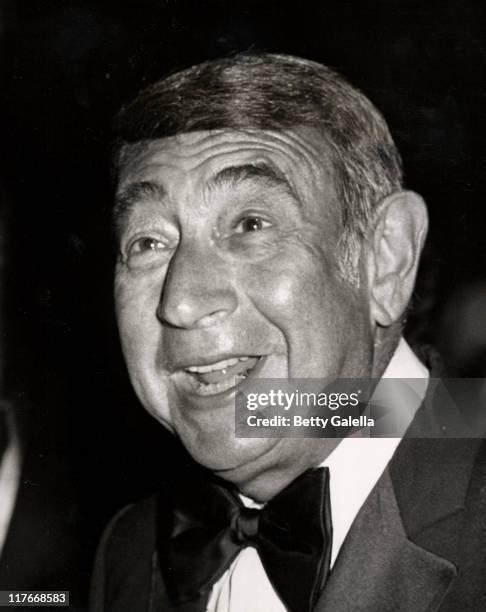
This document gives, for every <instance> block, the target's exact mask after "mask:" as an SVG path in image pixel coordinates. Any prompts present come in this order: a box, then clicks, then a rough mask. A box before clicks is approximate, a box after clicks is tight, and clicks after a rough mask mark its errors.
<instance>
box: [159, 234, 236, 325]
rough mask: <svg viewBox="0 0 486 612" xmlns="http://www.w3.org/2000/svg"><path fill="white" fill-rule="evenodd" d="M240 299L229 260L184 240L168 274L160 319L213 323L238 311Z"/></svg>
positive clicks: (179, 322) (189, 323) (186, 323)
mask: <svg viewBox="0 0 486 612" xmlns="http://www.w3.org/2000/svg"><path fill="white" fill-rule="evenodd" d="M237 303H238V301H237V296H236V293H235V290H234V288H233V286H232V283H231V274H230V272H229V270H228V269H227V268H226V265H225V262H222V261H221V260H220V259H219V258H218V257H217V256H216V255H215V254H214V253H212V252H210V249H204V250H203V249H198V248H196V246H195V245H183V244H180V245H179V248H178V249H177V252H176V253H175V254H174V256H173V257H172V260H171V262H170V264H169V267H168V270H167V275H166V277H165V282H164V285H163V289H162V295H161V298H160V301H159V304H158V308H157V317H158V318H159V320H160V321H161V322H162V323H165V324H168V325H170V326H172V327H178V328H183V329H193V328H203V327H209V326H211V325H214V324H216V323H219V322H221V321H222V320H224V319H225V318H226V317H228V316H229V315H230V314H231V313H232V312H234V310H235V309H236V307H237Z"/></svg>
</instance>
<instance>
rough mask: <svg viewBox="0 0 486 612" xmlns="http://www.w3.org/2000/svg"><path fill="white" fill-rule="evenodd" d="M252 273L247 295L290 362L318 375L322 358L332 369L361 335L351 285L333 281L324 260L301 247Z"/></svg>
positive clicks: (358, 304) (333, 275)
mask: <svg viewBox="0 0 486 612" xmlns="http://www.w3.org/2000/svg"><path fill="white" fill-rule="evenodd" d="M252 272H253V278H254V280H253V281H252V282H248V283H247V295H248V296H249V297H250V300H251V301H252V303H253V304H254V305H255V307H256V308H257V309H258V310H259V311H260V312H261V313H262V314H263V315H264V316H265V318H266V319H267V320H268V321H269V322H270V323H271V324H272V325H274V326H275V327H277V328H278V329H279V330H280V331H281V332H282V334H283V335H284V337H285V339H286V344H287V350H288V352H289V358H290V360H291V361H292V360H293V361H294V362H295V361H296V360H297V361H299V363H300V362H302V363H304V362H305V361H309V364H311V363H314V364H315V366H316V368H318V369H319V371H322V368H323V367H324V365H325V366H326V368H327V366H328V365H329V364H327V363H326V364H322V363H321V361H322V360H331V361H332V360H334V359H335V361H336V365H337V364H338V362H339V359H340V355H341V354H344V353H345V352H346V346H349V345H350V344H351V343H352V342H353V341H354V340H355V339H356V336H357V335H360V333H361V332H360V330H361V329H362V325H361V319H362V315H363V311H364V305H363V303H361V302H360V298H359V296H358V295H357V294H356V292H355V291H354V290H353V289H352V288H351V287H349V286H347V285H346V284H345V283H342V282H340V281H338V280H337V271H336V270H335V269H334V268H333V267H332V265H330V264H329V263H328V261H327V260H326V258H325V256H324V255H323V254H322V253H316V252H315V251H310V250H305V249H304V250H303V251H301V252H300V253H296V254H295V255H294V256H292V257H288V258H283V257H281V258H280V259H279V261H278V262H275V261H274V262H272V264H271V265H269V266H268V267H267V266H261V267H259V268H257V269H256V268H253V269H252ZM326 355H327V356H326ZM318 363H319V364H320V365H318Z"/></svg>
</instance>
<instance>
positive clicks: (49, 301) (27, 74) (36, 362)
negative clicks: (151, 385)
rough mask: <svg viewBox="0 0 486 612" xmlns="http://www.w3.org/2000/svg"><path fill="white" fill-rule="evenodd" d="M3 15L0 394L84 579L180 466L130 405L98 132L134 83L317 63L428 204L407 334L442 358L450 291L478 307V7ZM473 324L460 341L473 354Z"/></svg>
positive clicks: (20, 7)
mask: <svg viewBox="0 0 486 612" xmlns="http://www.w3.org/2000/svg"><path fill="white" fill-rule="evenodd" d="M1 20H2V21H1V45H2V53H1V56H0V70H1V81H0V88H1V102H0V104H1V109H0V110H1V113H0V121H1V130H0V135H1V138H0V150H1V159H2V163H1V166H0V183H1V185H2V188H3V191H4V193H3V196H2V197H3V198H4V199H5V201H7V202H9V203H10V206H9V208H10V213H9V219H8V258H7V265H8V267H7V278H6V286H5V293H6V296H7V306H6V307H7V323H8V326H7V329H6V347H7V348H6V356H5V360H6V391H7V393H8V394H10V395H11V396H13V397H16V398H17V399H18V400H19V403H21V404H22V405H25V406H27V408H24V417H25V418H24V420H25V421H26V423H27V429H28V430H29V431H30V440H31V447H32V448H34V449H35V452H36V453H37V455H38V457H39V462H40V463H39V464H40V466H41V469H42V470H43V473H44V475H45V478H48V479H50V480H51V481H52V482H51V484H52V483H54V484H56V483H57V482H59V483H60V484H59V486H60V487H61V484H62V487H63V488H62V491H63V493H62V495H65V496H66V497H67V498H68V499H69V503H70V507H71V509H72V518H71V522H72V527H73V531H74V532H75V534H76V537H78V538H79V541H80V542H82V544H83V546H82V550H83V552H82V558H81V562H80V568H81V569H80V576H81V578H82V581H84V582H85V581H86V579H87V575H88V572H89V569H88V568H89V566H90V564H91V557H92V554H93V550H94V547H95V545H96V542H97V539H98V537H99V533H100V530H101V529H102V527H103V525H104V524H105V523H106V521H107V520H108V518H109V516H110V515H111V514H112V513H113V512H114V511H115V510H116V509H117V508H119V507H121V506H122V505H123V504H124V503H126V502H127V501H129V500H131V499H136V498H138V497H141V496H142V495H145V494H146V493H147V492H149V491H150V490H152V489H153V487H154V486H156V484H157V483H158V482H159V481H160V480H163V479H164V474H165V473H166V471H167V469H170V468H171V467H172V466H173V465H174V463H176V462H177V461H178V460H179V459H178V455H176V456H175V455H173V452H175V451H174V446H173V443H172V442H171V440H170V439H169V438H168V436H166V435H165V434H164V433H163V431H162V429H161V428H160V427H158V426H157V425H155V423H154V422H152V421H151V419H150V418H149V417H148V416H146V415H145V414H144V412H143V410H142V409H141V408H140V407H139V406H138V405H137V401H136V399H135V398H134V396H133V393H132V391H131V389H130V386H129V384H128V381H127V378H126V373H125V370H124V366H123V363H122V360H121V357H120V354H119V347H118V339H117V336H116V329H115V325H114V319H113V315H112V308H113V306H112V297H111V280H112V279H111V276H112V265H113V245H112V243H111V235H110V232H109V229H108V226H109V214H108V211H109V207H110V201H111V188H110V183H109V148H110V147H109V143H110V137H111V134H110V123H111V119H112V116H113V114H114V112H115V111H116V109H117V108H118V107H119V106H120V104H121V103H122V102H123V101H126V100H127V99H129V98H130V97H132V96H133V95H134V94H135V93H136V92H137V91H138V90H139V89H140V88H141V87H143V85H144V84H147V83H149V82H150V81H152V80H154V79H156V78H158V77H160V76H162V75H164V74H166V73H167V72H169V71H173V70H175V69H177V68H181V67H185V66H188V65H191V64H192V63H195V62H197V61H201V60H203V59H207V58H208V57H215V56H220V55H222V54H230V53H234V52H237V51H241V50H248V49H255V50H269V51H280V52H287V53H292V54H296V55H302V56H305V57H308V58H311V59H315V60H318V61H322V62H323V63H326V64H328V65H330V66H333V67H335V68H337V69H338V70H339V71H340V72H342V73H343V74H344V75H346V76H347V77H348V78H349V79H350V80H351V82H352V83H354V84H355V85H357V86H358V87H360V88H361V89H362V90H363V91H364V92H365V93H366V94H367V95H368V96H369V97H370V98H371V99H372V100H373V101H374V102H375V103H376V105H377V106H378V108H380V109H381V110H382V112H383V113H384V115H385V116H386V118H387V119H388V122H389V124H390V127H391V130H392V132H393V134H394V137H395V139H396V142H397V144H398V147H399V149H400V150H401V152H402V154H403V158H404V164H405V171H406V182H407V185H408V186H409V187H411V188H413V189H415V190H416V191H418V192H419V193H421V194H422V195H423V196H424V197H425V199H426V201H427V202H428V204H429V211H430V217H431V233H430V238H429V241H428V244H427V248H426V256H425V259H424V264H423V266H422V270H421V273H420V279H419V283H418V286H417V291H416V296H415V298H414V305H415V310H414V313H413V314H412V315H411V316H410V319H409V325H408V336H409V338H411V339H412V340H414V341H421V342H434V343H435V344H438V345H439V346H440V347H441V348H442V350H443V352H444V353H445V356H446V359H447V360H448V361H449V362H451V363H452V365H458V364H457V363H456V362H457V359H456V362H455V361H454V360H455V357H454V349H453V347H452V348H451V346H449V344H450V340H451V338H452V336H453V335H454V330H457V329H461V327H460V324H459V323H458V320H459V318H460V317H462V316H463V315H462V314H461V307H460V304H461V303H462V300H463V296H466V295H468V294H469V293H471V292H474V291H476V294H477V295H480V294H482V292H483V290H484V295H485V296H486V290H485V289H484V286H485V285H481V284H479V285H478V283H481V282H484V281H485V280H486V241H485V240H484V236H485V232H486V212H485V211H486V205H485V195H486V182H485V171H484V169H485V156H486V148H485V144H484V139H485V134H486V130H485V127H486V126H485V122H486V110H485V109H486V8H485V5H484V3H483V2H481V1H477V2H473V1H470V2H467V1H465V0H462V1H461V0H448V1H447V0H441V1H437V2H434V1H427V2H424V0H422V1H421V2H419V1H412V0H411V1H406V0H402V1H391V0H390V1H386V0H374V1H370V2H349V1H344V0H334V1H326V0H321V1H311V2H306V1H301V2H297V3H292V4H289V5H285V8H284V3H282V2H281V1H268V2H265V1H263V0H259V1H257V0H247V1H246V2H238V1H229V0H228V1H222V0H220V1H216V0H213V1H204V0H199V1H192V2H191V1H186V0H178V1H176V0H172V1H171V0H166V1H162V0H158V1H155V0H137V1H132V2H129V3H128V2H125V3H122V2H120V1H117V2H115V1H113V0H105V1H104V2H99V1H95V0H84V1H81V0H78V1H74V0H73V1H71V0H57V1H55V0H52V1H46V0H44V1H41V0H18V1H16V2H15V1H13V0H10V1H8V0H4V1H3V4H2V5H1ZM475 287H477V288H478V289H474V288H475ZM477 295H476V298H475V299H477ZM473 301H474V300H473ZM454 304H455V306H454ZM458 304H459V306H458ZM451 305H452V306H451ZM485 310H486V307H485ZM476 313H479V314H476V315H471V314H469V315H467V316H466V319H467V324H468V325H469V327H470V326H471V325H472V326H473V331H472V332H471V330H470V329H469V327H468V330H467V333H468V334H470V335H471V337H472V338H474V337H475V334H476V332H477V333H478V334H481V333H482V334H483V337H484V338H485V342H486V332H485V331H484V330H485V328H486V323H485V318H484V316H483V318H481V307H480V306H476ZM456 318H457V320H456ZM474 326H476V327H474ZM478 326H479V327H478ZM476 328H477V329H476ZM474 329H476V331H474ZM481 330H482V331H481ZM461 333H462V332H461ZM461 337H462V336H461ZM471 342H472V344H474V342H473V341H472V340H471V341H470V344H471ZM468 346H469V345H468ZM473 349H474V350H476V346H475V345H474V347H473ZM473 349H471V350H473ZM464 359H465V360H466V361H465V362H464V363H466V365H464V364H463V363H462V362H461V364H460V365H462V367H463V370H462V371H463V372H465V373H468V369H467V368H468V363H469V362H468V361H467V359H469V356H468V357H467V359H466V358H464ZM485 375H486V371H485ZM174 457H175V458H174ZM60 490H61V489H60ZM82 588H83V586H81V589H82Z"/></svg>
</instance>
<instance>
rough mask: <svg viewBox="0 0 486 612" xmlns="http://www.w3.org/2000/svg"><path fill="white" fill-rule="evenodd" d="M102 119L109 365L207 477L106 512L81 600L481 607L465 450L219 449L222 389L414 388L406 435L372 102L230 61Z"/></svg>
mask: <svg viewBox="0 0 486 612" xmlns="http://www.w3.org/2000/svg"><path fill="white" fill-rule="evenodd" d="M118 129H119V146H118V150H117V155H116V160H115V161H116V169H117V198H116V205H115V223H116V230H117V236H118V240H119V256H118V261H117V268H116V279H115V297H116V307H117V318H118V324H119V328H120V334H121V341H122V347H123V351H124V355H125V358H126V362H127V365H128V370H129V373H130V376H131V380H132V383H133V385H134V387H135V390H136V392H137V394H138V396H139V398H140V400H141V402H142V404H143V405H144V407H145V408H146V409H147V410H148V411H149V412H150V413H151V414H152V415H153V416H154V417H155V418H156V419H157V420H158V421H159V422H160V423H162V425H163V426H165V427H166V428H168V429H169V430H170V431H171V432H173V433H174V435H176V436H177V437H178V438H179V439H180V441H181V442H182V444H183V446H184V447H185V448H186V449H187V451H188V452H189V454H190V455H191V456H192V458H193V459H194V460H195V462H197V463H198V464H200V465H201V466H202V467H203V468H205V470H207V471H209V472H211V473H212V474H213V475H214V477H215V478H211V477H209V476H208V475H207V473H203V474H201V473H197V472H196V475H195V476H181V475H178V477H177V479H175V480H176V482H174V484H173V487H171V488H169V489H168V490H167V491H165V492H163V493H162V494H161V495H159V496H158V497H157V498H154V499H152V500H149V501H147V502H144V503H142V504H140V505H135V506H133V507H130V508H128V509H125V510H124V511H122V513H121V514H120V515H119V516H118V517H116V518H115V519H114V521H113V522H112V524H111V526H110V527H109V529H108V530H107V532H106V534H105V538H104V541H103V543H102V546H101V548H100V553H99V556H98V561H97V567H96V571H95V577H94V584H93V607H94V609H99V610H134V609H138V610H142V609H143V610H145V609H149V610H184V611H186V610H210V611H211V612H213V611H217V612H222V611H224V610H229V611H231V612H233V611H236V610H255V611H256V610H258V611H260V610H262V611H263V610H266V611H269V610H285V609H290V610H292V611H295V610H298V611H301V610H321V611H324V610H333V611H336V610H370V611H371V610H373V611H376V610H409V611H412V610H413V611H414V612H416V611H418V610H437V609H441V610H465V609H474V610H480V609H483V608H484V607H485V606H486V599H485V591H484V586H483V582H484V580H483V579H482V577H481V572H484V569H485V560H484V554H483V552H482V550H480V549H479V548H478V546H477V545H474V544H475V543H476V542H477V541H478V540H481V539H482V541H483V542H484V535H485V533H484V529H485V521H484V519H483V518H482V517H481V515H480V512H481V508H480V504H481V503H482V504H483V507H484V499H483V498H484V494H481V493H480V490H481V486H480V482H481V481H480V480H479V477H478V474H479V472H478V469H479V468H478V465H479V463H476V458H477V456H478V448H479V442H478V441H472V442H471V441H455V440H434V439H426V440H416V439H404V440H402V441H401V443H400V439H394V438H391V439H386V440H385V439H375V440H369V439H368V440H366V439H356V438H354V437H353V438H350V437H348V438H346V439H344V440H342V441H341V440H340V439H338V438H335V439H322V438H312V439H303V438H236V437H235V425H234V419H235V413H234V398H235V393H236V392H237V390H238V385H239V384H241V380H242V378H243V379H246V382H248V381H249V380H251V379H252V378H274V379H275V378H298V379H307V378H314V379H315V378H326V379H336V378H369V377H375V378H380V377H390V378H419V379H422V380H425V385H424V386H423V387H424V388H423V391H422V392H421V394H420V396H419V397H418V398H416V399H415V402H414V405H413V406H412V407H411V409H410V406H408V410H409V420H408V423H407V426H408V425H410V421H411V420H412V419H413V418H414V415H416V416H415V421H414V423H416V424H417V425H414V424H412V426H411V427H414V426H420V427H422V425H423V423H422V421H424V422H425V423H428V422H429V421H428V417H427V416H425V417H422V416H421V415H422V414H423V413H424V410H423V409H419V406H420V403H421V400H422V398H423V395H424V392H425V386H426V380H427V377H428V376H429V373H428V371H427V369H426V368H425V367H424V365H422V364H421V363H420V362H419V360H418V359H417V358H416V357H415V355H414V354H413V353H412V351H411V349H410V348H409V347H408V346H407V344H406V343H405V342H404V340H403V339H401V328H402V321H403V316H404V313H405V310H406V308H407V305H408V302H409V299H410V296H411V293H412V290H413V286H414V281H415V275H416V270H417V265H418V261H419V256H420V252H421V249H422V246H423V243H424V239H425V235H426V229H427V214H426V208H425V206H424V203H423V201H422V200H421V198H420V197H419V196H418V195H417V194H415V193H413V192H410V191H404V190H403V188H402V173H401V165H400V158H399V155H398V153H397V151H396V148H395V146H394V143H393V140H392V138H391V136H390V133H389V131H388V128H387V126H386V124H385V122H384V120H383V118H382V117H381V115H380V114H379V113H378V111H377V110H376V109H375V108H374V107H373V106H372V105H371V103H370V102H369V101H368V100H367V99H366V98H365V97H364V96H363V95H362V94H361V93H359V92H358V91H356V90H355V89H353V88H352V87H351V86H350V85H349V84H347V83H346V82H345V81H344V80H343V79H342V78H341V77H339V76H338V75H336V74H335V73H334V72H332V71H331V70H329V69H328V68H326V67H324V66H321V65H319V64H316V63H313V62H310V61H307V60H303V59H299V58H294V57H289V56H283V55H270V54H262V55H251V54H250V55H240V56H237V57H235V58H231V59H223V60H215V61H209V62H206V63H204V64H201V65H199V66H195V67H192V68H189V69H188V70H185V71H182V72H179V73H176V74H174V75H172V76H170V77H168V78H166V79H164V80H162V81H160V82H159V83H156V84H155V85H153V86H152V87H150V88H148V89H147V90H145V91H143V92H142V93H141V94H140V95H139V96H138V98H137V99H136V100H135V101H134V102H133V103H132V104H130V105H129V106H127V107H126V108H124V109H123V110H122V112H121V114H120V116H119V122H118ZM235 377H237V378H235ZM238 377H239V378H238ZM239 381H240V382H239ZM412 403H413V401H412ZM425 427H427V425H425ZM433 433H434V432H433V431H432V434H433ZM444 443H445V444H444ZM483 456H484V455H483ZM319 466H320V468H322V469H318V470H316V469H314V468H317V467H319ZM181 481H183V482H181ZM236 493H238V495H237V494H236ZM481 495H482V496H481ZM262 506H263V509H262V510H258V509H259V508H262ZM257 508H258V509H257ZM294 515H296V516H294ZM483 516H484V514H483ZM225 520H226V522H225ZM331 522H332V527H331ZM307 530H308V531H309V532H310V533H309V534H303V533H301V532H303V531H307ZM269 534H271V535H269ZM307 535H310V537H307ZM479 585H481V587H480V586H479Z"/></svg>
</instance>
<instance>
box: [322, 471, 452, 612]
mask: <svg viewBox="0 0 486 612" xmlns="http://www.w3.org/2000/svg"><path fill="white" fill-rule="evenodd" d="M455 573H456V572H455V568H454V566H453V564H452V563H450V562H449V561H448V560H446V559H444V558H442V557H439V556H437V555H435V554H433V553H430V552H429V551H427V550H425V549H424V548H422V547H420V546H417V545H415V544H414V543H413V542H411V541H410V540H408V538H407V535H406V533H405V530H404V527H403V523H402V520H401V517H400V512H399V509H398V505H397V502H396V497H395V494H394V491H393V486H392V483H391V479H390V476H389V472H388V470H387V471H385V473H384V474H383V476H382V477H381V479H380V481H379V482H378V483H377V486H376V487H375V489H374V490H373V492H372V493H371V495H370V497H369V498H368V500H367V502H366V504H365V505H364V506H363V508H362V509H361V511H360V512H359V514H358V516H357V518H356V520H355V523H354V524H353V527H352V529H351V531H350V533H349V535H348V537H347V539H346V541H345V543H344V545H343V547H342V549H341V551H340V554H339V556H338V558H337V560H336V564H335V566H334V568H333V570H332V573H331V576H330V578H329V581H328V583H327V584H326V587H325V589H324V592H323V595H322V597H321V599H320V600H319V602H318V604H317V606H316V611H318V612H330V611H332V612H345V611H346V612H351V611H353V612H354V611H355V610H363V611H365V610H366V611H370V612H371V611H373V612H375V611H381V610H400V611H402V612H422V611H425V610H434V609H435V607H436V605H438V603H439V602H440V601H441V599H442V598H443V596H444V594H445V592H446V591H447V589H448V587H449V585H450V583H451V580H452V579H453V578H454V576H455Z"/></svg>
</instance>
